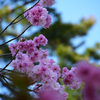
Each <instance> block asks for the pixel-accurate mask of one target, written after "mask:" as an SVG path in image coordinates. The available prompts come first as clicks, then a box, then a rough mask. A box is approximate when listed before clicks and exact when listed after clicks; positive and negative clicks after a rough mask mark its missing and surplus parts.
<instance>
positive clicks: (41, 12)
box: [24, 3, 51, 29]
mask: <svg viewBox="0 0 100 100" xmlns="http://www.w3.org/2000/svg"><path fill="white" fill-rule="evenodd" d="M24 16H27V17H26V18H27V19H28V21H29V22H30V23H31V24H32V25H34V26H42V27H44V28H45V29H46V28H49V25H50V23H51V16H50V15H49V14H48V11H47V9H46V8H43V7H42V6H41V5H40V4H39V3H38V4H37V5H36V6H35V7H34V8H32V9H31V10H29V11H27V12H26V13H25V14H24Z"/></svg>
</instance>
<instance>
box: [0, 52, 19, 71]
mask: <svg viewBox="0 0 100 100" xmlns="http://www.w3.org/2000/svg"><path fill="white" fill-rule="evenodd" d="M18 52H19V51H17V52H16V54H15V55H14V57H13V58H12V59H11V60H10V62H9V63H8V64H7V65H6V66H5V67H4V68H3V69H1V70H0V72H2V71H3V70H5V69H6V68H7V67H8V65H9V64H10V63H11V62H12V61H13V60H14V59H15V57H16V55H17V53H18Z"/></svg>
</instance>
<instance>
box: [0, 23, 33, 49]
mask: <svg viewBox="0 0 100 100" xmlns="http://www.w3.org/2000/svg"><path fill="white" fill-rule="evenodd" d="M31 26H32V25H29V26H28V27H27V28H26V29H25V30H24V31H23V32H22V33H21V34H19V35H18V36H16V37H15V38H13V39H11V40H9V41H7V42H5V43H3V44H1V45H0V47H1V46H2V45H4V44H6V43H9V42H11V41H13V40H15V39H17V38H19V37H20V36H21V35H22V34H23V33H24V32H25V31H26V30H27V29H28V28H29V27H31Z"/></svg>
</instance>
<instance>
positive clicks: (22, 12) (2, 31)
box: [0, 0, 40, 35]
mask: <svg viewBox="0 0 100 100" xmlns="http://www.w3.org/2000/svg"><path fill="white" fill-rule="evenodd" d="M39 1H40V0H39ZM39 1H38V2H37V3H36V4H35V5H37V4H38V3H39ZM35 5H33V6H32V7H31V8H29V9H28V10H30V9H32V8H33V7H34V6H35ZM28 10H26V11H24V12H22V13H21V14H19V15H18V16H17V17H16V18H15V19H14V20H13V21H12V22H11V23H10V24H9V25H8V26H7V27H6V28H5V29H4V30H3V31H2V32H1V33H0V35H1V34H2V33H3V32H4V31H5V30H6V29H7V28H8V27H9V26H10V25H12V24H13V22H14V21H15V20H16V19H17V18H19V17H20V16H21V15H23V14H24V13H25V12H27V11H28Z"/></svg>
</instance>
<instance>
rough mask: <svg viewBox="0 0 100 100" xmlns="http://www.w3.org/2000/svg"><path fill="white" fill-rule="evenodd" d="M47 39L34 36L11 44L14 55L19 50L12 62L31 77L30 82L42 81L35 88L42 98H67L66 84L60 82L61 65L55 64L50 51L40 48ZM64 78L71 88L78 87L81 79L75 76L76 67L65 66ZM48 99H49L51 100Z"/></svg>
mask: <svg viewBox="0 0 100 100" xmlns="http://www.w3.org/2000/svg"><path fill="white" fill-rule="evenodd" d="M47 41H48V40H47V39H46V38H45V36H43V35H41V34H40V35H39V36H38V37H34V39H33V40H25V39H22V40H21V41H19V42H17V43H15V44H13V43H12V44H11V45H10V46H9V48H10V50H11V53H12V55H14V54H15V53H16V51H19V52H18V54H17V55H16V59H15V60H13V61H12V62H11V66H12V67H13V68H14V70H17V71H20V72H22V73H26V74H27V75H28V77H29V79H30V84H33V83H36V82H41V84H40V85H41V87H39V88H38V89H35V88H36V87H37V86H38V85H36V86H35V87H34V88H33V90H34V89H35V90H34V92H36V94H37V95H38V96H39V98H40V100H47V99H48V98H49V97H48V96H50V98H49V99H50V100H66V98H67V97H68V94H67V93H66V92H63V90H64V86H62V85H61V84H59V82H58V79H59V78H61V73H60V70H61V69H60V67H59V65H55V64H54V63H55V61H54V60H53V59H49V58H48V57H47V56H48V51H47V50H43V49H41V48H40V45H42V46H46V44H47ZM62 78H63V79H64V81H63V82H64V84H65V85H67V86H68V87H69V88H71V89H78V88H79V87H80V81H79V79H77V78H76V77H75V68H72V69H71V70H70V71H69V70H68V69H67V68H66V67H65V68H63V72H62ZM49 99H48V100H49Z"/></svg>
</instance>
